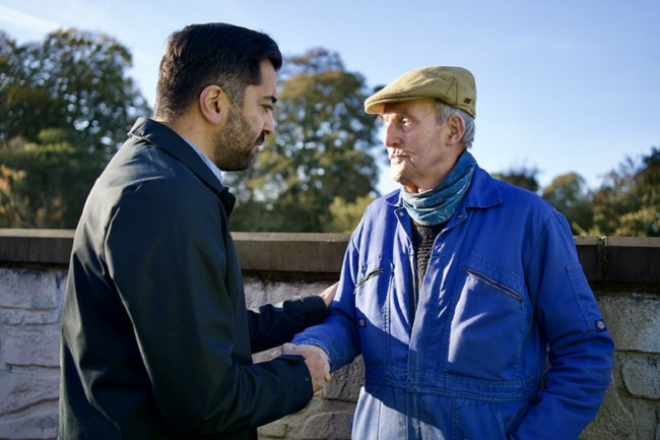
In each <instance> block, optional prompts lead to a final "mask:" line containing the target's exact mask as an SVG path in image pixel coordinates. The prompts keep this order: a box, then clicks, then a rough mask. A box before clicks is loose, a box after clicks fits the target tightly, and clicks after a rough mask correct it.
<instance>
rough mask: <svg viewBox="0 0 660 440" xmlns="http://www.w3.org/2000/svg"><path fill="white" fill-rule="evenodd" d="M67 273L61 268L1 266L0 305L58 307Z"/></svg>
mask: <svg viewBox="0 0 660 440" xmlns="http://www.w3.org/2000/svg"><path fill="white" fill-rule="evenodd" d="M65 279H66V275H65V272H64V271H60V270H49V271H43V270H31V269H12V268H0V307H7V308H15V309H16V308H17V309H26V310H30V309H57V308H59V307H60V306H61V302H62V301H61V298H62V295H63V292H64V283H65Z"/></svg>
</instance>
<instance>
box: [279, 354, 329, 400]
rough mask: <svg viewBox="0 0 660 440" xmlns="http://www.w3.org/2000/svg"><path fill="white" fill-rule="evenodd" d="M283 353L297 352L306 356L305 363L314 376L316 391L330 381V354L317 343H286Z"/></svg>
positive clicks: (313, 385)
mask: <svg viewBox="0 0 660 440" xmlns="http://www.w3.org/2000/svg"><path fill="white" fill-rule="evenodd" d="M282 353H283V354H297V355H300V356H303V357H304V358H305V364H306V365H307V368H308V369H309V372H310V374H311V376H312V388H313V390H314V393H316V392H317V391H319V390H321V388H323V387H324V386H325V385H326V384H327V383H328V382H330V362H329V361H328V355H327V354H326V353H325V351H323V349H322V348H319V347H317V346H315V345H295V344H284V347H282Z"/></svg>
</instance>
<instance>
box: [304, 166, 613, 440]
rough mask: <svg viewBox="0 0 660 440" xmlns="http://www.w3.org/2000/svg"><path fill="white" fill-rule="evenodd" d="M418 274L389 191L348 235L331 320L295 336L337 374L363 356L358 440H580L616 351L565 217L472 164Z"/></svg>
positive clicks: (404, 221) (401, 211)
mask: <svg viewBox="0 0 660 440" xmlns="http://www.w3.org/2000/svg"><path fill="white" fill-rule="evenodd" d="M415 266H416V260H415V253H414V249H413V243H412V234H411V220H410V217H409V215H408V213H407V212H406V210H405V208H403V206H402V203H401V197H400V192H399V191H395V192H393V193H391V194H389V195H387V196H384V197H381V198H379V199H377V200H376V201H374V202H373V203H372V204H371V205H370V206H369V207H368V208H367V210H366V211H365V214H364V217H363V218H362V220H361V222H360V224H359V226H358V227H357V228H356V230H355V231H354V233H353V234H352V236H351V240H350V243H349V245H348V248H347V251H346V255H345V259H344V263H343V268H342V274H341V281H340V287H339V289H338V292H337V296H336V297H335V302H334V304H333V306H332V307H331V316H330V318H328V320H326V321H325V323H323V324H321V325H318V326H315V327H311V328H309V329H307V330H306V331H305V332H304V333H303V334H301V335H298V336H297V337H296V338H295V339H294V342H295V343H297V344H313V345H317V346H319V347H321V348H323V349H324V350H325V351H326V352H327V353H328V356H329V358H330V361H331V366H332V371H335V370H337V369H338V368H341V367H343V366H344V365H346V364H348V363H350V362H351V361H352V360H353V359H354V358H355V357H356V356H357V355H359V354H362V355H363V359H364V363H365V369H366V384H365V386H364V388H363V389H362V390H361V392H360V397H359V401H358V404H357V408H356V413H355V417H354V421H353V437H354V438H356V439H406V438H407V439H453V440H457V439H460V440H463V439H470V440H472V439H535V440H538V439H553V440H561V439H576V438H577V437H578V435H579V433H580V432H581V431H582V430H583V429H584V428H585V427H586V426H587V424H588V423H589V422H590V421H591V420H592V419H593V418H594V417H595V415H596V413H597V412H598V409H599V407H600V405H601V403H602V400H603V398H604V394H605V390H606V389H607V387H608V385H609V382H610V374H611V370H612V363H613V342H612V339H611V337H610V334H609V333H608V331H607V328H606V326H605V323H604V322H603V319H602V317H601V313H600V311H599V308H598V305H597V303H596V300H595V299H594V296H593V293H592V291H591V289H590V287H589V285H588V283H587V280H586V278H585V276H584V273H583V271H582V268H581V266H580V263H579V261H578V257H577V252H576V249H575V242H574V239H573V237H572V235H571V231H570V228H569V226H568V223H567V221H566V219H565V218H564V217H563V216H562V215H561V214H560V213H558V212H557V211H556V210H555V209H553V208H552V207H551V206H550V205H549V204H548V203H546V202H545V201H543V200H542V199H541V198H540V197H538V196H537V195H535V194H533V193H531V192H529V191H526V190H523V189H521V188H518V187H515V186H513V185H510V184H508V183H505V182H501V181H498V180H495V179H493V178H492V177H491V176H490V175H488V173H486V172H485V171H483V170H482V169H480V168H478V167H477V169H476V171H475V174H474V177H473V180H472V182H471V185H470V188H469V190H468V192H467V194H466V196H465V198H464V200H463V203H462V204H461V206H460V207H459V208H458V209H457V211H456V212H455V214H454V215H453V217H452V218H451V219H450V220H449V221H448V223H447V225H446V227H445V229H444V230H443V231H442V232H441V233H440V234H439V236H438V237H437V239H436V241H435V243H434V246H433V251H432V255H431V259H430V261H429V263H428V269H427V272H426V275H425V277H424V279H423V282H422V284H421V285H417V276H416V267H415ZM413 293H416V295H415V296H416V297H418V301H417V304H416V309H415V310H411V309H412V308H413V307H414V306H412V305H411V304H412V302H411V295H413ZM546 370H547V371H546Z"/></svg>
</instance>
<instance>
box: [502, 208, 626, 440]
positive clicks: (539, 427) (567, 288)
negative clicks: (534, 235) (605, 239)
mask: <svg viewBox="0 0 660 440" xmlns="http://www.w3.org/2000/svg"><path fill="white" fill-rule="evenodd" d="M535 246H536V249H535V251H534V253H533V256H532V259H531V261H530V262H529V265H528V269H527V271H526V273H527V283H528V287H529V290H530V295H531V297H532V299H533V300H535V301H536V304H535V316H536V319H537V321H538V324H539V326H540V328H541V332H542V334H543V335H544V337H545V340H546V341H547V344H548V361H549V369H548V370H547V373H546V377H545V385H544V386H543V388H542V390H541V391H540V392H539V394H538V402H537V404H536V405H535V406H534V407H532V409H531V410H530V411H529V413H528V414H527V416H526V418H525V420H524V421H523V423H522V424H521V425H520V427H519V429H518V431H517V432H516V433H514V434H513V435H512V437H511V438H512V439H554V440H561V439H567V440H568V439H576V438H578V436H579V434H580V432H582V430H584V428H586V426H587V425H588V424H589V423H590V422H591V420H593V418H594V417H595V416H596V414H597V413H598V410H599V408H600V405H601V404H602V402H603V399H604V395H605V391H606V390H607V387H608V386H609V383H610V376H611V372H612V365H613V350H614V344H613V341H612V338H611V336H610V334H609V332H608V331H607V328H606V326H605V323H604V321H603V318H602V317H601V314H600V310H599V308H598V304H597V303H596V300H595V298H594V295H593V293H592V291H591V289H590V287H589V284H588V283H587V280H586V277H585V276H584V273H583V271H582V267H581V266H580V263H579V260H578V257H577V252H576V250H575V242H574V240H573V237H572V235H571V232H570V228H569V227H568V223H567V222H566V219H565V218H564V217H563V216H561V215H560V214H558V213H556V212H554V213H553V215H552V216H551V218H550V220H549V221H548V223H547V225H546V229H545V231H544V233H543V234H542V236H541V238H540V239H539V240H538V243H536V244H535Z"/></svg>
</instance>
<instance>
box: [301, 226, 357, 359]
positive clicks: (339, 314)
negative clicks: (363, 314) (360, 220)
mask: <svg viewBox="0 0 660 440" xmlns="http://www.w3.org/2000/svg"><path fill="white" fill-rule="evenodd" d="M360 230H361V226H358V228H357V229H356V231H355V232H354V233H353V236H352V237H351V242H350V243H349V245H348V248H347V249H346V254H345V255H344V263H343V266H342V270H341V278H340V281H339V285H338V286H337V293H336V295H335V299H334V301H333V302H332V305H331V306H330V317H329V318H328V319H326V320H325V321H324V322H323V323H322V324H320V325H316V326H314V327H310V328H308V329H307V330H305V331H304V332H302V333H300V334H298V335H296V336H295V337H294V338H293V342H294V343H295V344H298V345H302V344H309V345H316V346H318V347H320V348H322V349H323V350H324V351H325V352H326V353H327V355H328V359H329V360H330V371H331V372H334V371H336V370H338V369H340V368H341V367H343V366H345V365H348V364H349V363H351V362H352V361H353V359H355V357H356V356H357V355H359V354H360V353H361V349H360V344H359V340H358V335H357V326H356V322H355V321H356V318H355V295H354V291H355V283H356V279H357V276H358V274H357V268H358V258H359V254H358V252H357V250H356V247H355V245H354V240H356V237H358V236H359V234H360Z"/></svg>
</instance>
